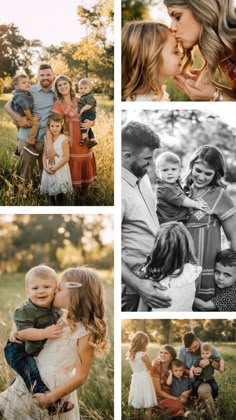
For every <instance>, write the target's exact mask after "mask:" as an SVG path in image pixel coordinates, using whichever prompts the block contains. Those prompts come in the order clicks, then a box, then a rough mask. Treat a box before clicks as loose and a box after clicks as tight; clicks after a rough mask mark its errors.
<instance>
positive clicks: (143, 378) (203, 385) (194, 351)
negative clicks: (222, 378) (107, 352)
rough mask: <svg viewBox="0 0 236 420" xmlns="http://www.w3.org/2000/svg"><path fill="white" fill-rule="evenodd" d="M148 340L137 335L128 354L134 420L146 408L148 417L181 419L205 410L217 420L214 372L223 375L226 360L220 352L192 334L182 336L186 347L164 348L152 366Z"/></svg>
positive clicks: (216, 388) (169, 346)
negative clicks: (148, 352)
mask: <svg viewBox="0 0 236 420" xmlns="http://www.w3.org/2000/svg"><path fill="white" fill-rule="evenodd" d="M148 344H149V337H148V335H147V334H146V333H144V332H142V331H138V332H136V333H135V335H134V337H133V339H132V341H131V343H130V346H129V350H128V354H127V359H128V360H129V363H130V366H131V369H132V379H131V385H130V392H129V400H128V403H129V405H130V406H131V407H133V408H134V409H135V418H137V419H138V418H140V417H139V414H140V410H141V409H142V408H144V409H145V418H146V419H151V418H158V417H159V416H162V415H163V416H164V415H166V416H169V417H170V418H176V417H178V418H182V417H187V416H189V415H191V413H194V412H195V413H197V412H198V411H199V412H200V411H202V409H203V411H204V412H205V414H206V415H207V418H209V419H215V418H216V400H217V396H218V385H217V383H216V381H215V378H214V372H215V370H217V371H219V372H224V368H225V366H224V360H223V359H222V357H221V355H220V353H219V352H218V351H217V349H216V348H215V347H214V346H213V345H211V344H209V343H202V342H201V341H200V340H199V338H198V337H197V336H196V335H195V334H194V333H193V332H186V333H185V334H184V336H183V346H182V347H181V348H180V349H179V353H178V358H177V353H176V350H175V348H174V347H173V346H171V345H164V346H162V347H161V349H160V354H159V355H158V356H157V357H156V358H155V359H154V360H153V362H152V363H151V362H150V360H149V358H148V356H147V346H148Z"/></svg>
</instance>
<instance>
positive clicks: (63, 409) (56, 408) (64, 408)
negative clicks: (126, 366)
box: [47, 400, 74, 416]
mask: <svg viewBox="0 0 236 420" xmlns="http://www.w3.org/2000/svg"><path fill="white" fill-rule="evenodd" d="M73 408H74V404H73V403H72V402H70V401H65V400H58V401H56V402H55V403H54V404H53V405H50V406H49V407H48V408H47V410H48V415H49V416H55V414H59V413H67V412H68V411H71V410H73Z"/></svg>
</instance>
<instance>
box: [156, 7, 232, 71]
mask: <svg viewBox="0 0 236 420" xmlns="http://www.w3.org/2000/svg"><path fill="white" fill-rule="evenodd" d="M164 3H165V5H166V6H167V7H179V8H187V9H190V10H191V12H192V14H193V16H194V18H195V19H196V20H197V21H198V22H199V23H200V24H201V25H202V28H201V33H200V36H199V41H198V47H199V50H200V52H201V54H202V56H203V59H204V66H203V68H202V76H201V77H205V76H206V77H207V78H210V79H211V78H212V77H213V75H214V73H215V71H216V69H217V67H218V65H219V62H220V61H221V60H222V59H223V58H224V57H226V56H227V55H233V56H234V57H235V55H236V13H235V7H234V0H164ZM192 64H193V58H192V48H189V49H186V50H184V59H183V70H186V69H189V68H191V66H192Z"/></svg>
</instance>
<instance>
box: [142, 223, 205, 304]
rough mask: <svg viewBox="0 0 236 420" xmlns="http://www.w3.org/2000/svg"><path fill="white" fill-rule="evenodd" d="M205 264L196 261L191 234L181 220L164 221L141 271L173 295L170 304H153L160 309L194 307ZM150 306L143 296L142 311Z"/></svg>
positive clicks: (143, 275)
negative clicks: (160, 306) (198, 263)
mask: <svg viewBox="0 0 236 420" xmlns="http://www.w3.org/2000/svg"><path fill="white" fill-rule="evenodd" d="M201 271H202V267H200V266H198V265H197V264H196V257H195V254H194V244H193V240H192V236H191V234H190V233H189V232H188V230H187V228H186V227H185V226H184V225H183V223H180V222H167V223H163V224H162V225H160V229H159V231H158V232H157V235H156V238H155V241H154V245H153V249H152V251H151V253H150V255H149V256H148V258H147V262H146V264H145V265H144V266H143V267H141V269H140V270H139V271H138V275H139V276H140V277H142V278H143V279H144V281H145V278H148V279H152V280H153V281H155V282H158V285H160V289H161V293H162V294H164V295H166V296H168V297H170V298H171V306H169V307H168V308H152V312H156V311H176V312H178V311H192V306H193V301H194V297H195V293H196V283H197V278H198V277H199V275H200V273H201ZM149 309H150V308H148V306H147V305H146V303H145V302H144V301H143V300H142V299H140V302H139V307H138V311H148V310H149Z"/></svg>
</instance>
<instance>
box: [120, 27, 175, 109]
mask: <svg viewBox="0 0 236 420" xmlns="http://www.w3.org/2000/svg"><path fill="white" fill-rule="evenodd" d="M181 55H182V54H181V52H180V51H179V49H178V44H177V41H176V38H175V37H174V35H173V34H172V32H171V30H170V29H169V28H168V27H167V26H165V25H163V24H161V23H157V22H145V21H136V22H135V21H134V22H128V23H126V25H125V26H124V28H123V30H122V100H123V101H169V95H168V93H167V92H166V91H165V86H164V83H165V81H166V79H167V78H168V77H169V76H175V75H176V74H178V73H180V71H181Z"/></svg>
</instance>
